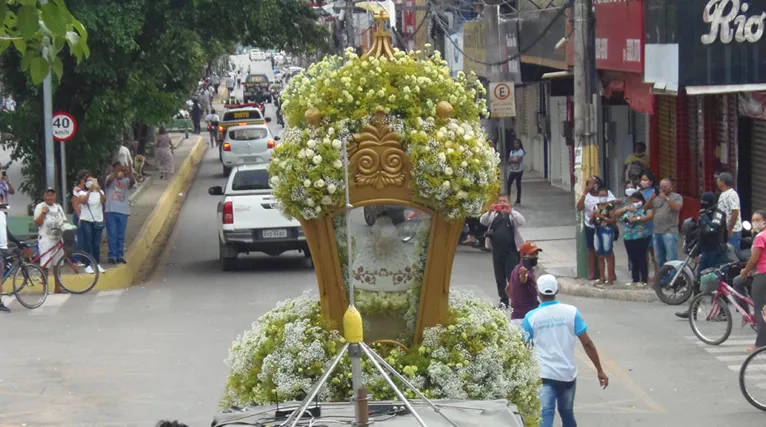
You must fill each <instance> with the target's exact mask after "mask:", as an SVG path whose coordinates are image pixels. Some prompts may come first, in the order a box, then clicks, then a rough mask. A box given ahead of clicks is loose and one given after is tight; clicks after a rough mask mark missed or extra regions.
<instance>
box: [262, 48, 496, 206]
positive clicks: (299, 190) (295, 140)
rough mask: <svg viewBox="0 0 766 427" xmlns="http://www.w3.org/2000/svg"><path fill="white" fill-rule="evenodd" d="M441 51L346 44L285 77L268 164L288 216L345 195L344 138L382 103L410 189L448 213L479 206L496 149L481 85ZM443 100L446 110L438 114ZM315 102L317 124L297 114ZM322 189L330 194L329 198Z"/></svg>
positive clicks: (489, 194) (491, 186) (489, 192)
mask: <svg viewBox="0 0 766 427" xmlns="http://www.w3.org/2000/svg"><path fill="white" fill-rule="evenodd" d="M446 65H447V63H446V61H444V60H442V59H441V57H440V56H439V53H438V52H436V53H435V54H434V55H433V56H430V57H425V56H424V55H423V54H422V53H420V52H410V53H404V52H401V51H395V55H394V57H393V58H392V59H388V58H385V57H381V58H365V59H363V58H360V57H359V56H357V55H356V54H354V53H353V52H349V51H347V52H346V55H345V63H344V61H343V59H342V58H340V57H326V58H325V59H324V60H322V61H320V62H317V63H315V64H313V65H311V66H310V67H309V69H308V70H307V71H304V72H301V73H300V74H298V75H297V76H295V77H293V78H292V79H291V81H290V84H289V85H288V87H287V89H286V90H285V94H284V95H283V99H284V102H283V104H282V112H283V114H284V115H285V120H286V122H287V127H286V128H285V132H284V133H283V135H282V140H281V143H280V144H279V145H278V146H277V148H276V149H275V153H274V158H273V160H272V161H271V163H270V165H269V173H270V175H271V176H277V177H279V179H277V180H274V181H272V182H271V185H272V187H273V188H274V196H275V198H276V199H277V200H279V201H280V202H281V203H279V206H280V209H282V210H283V212H284V213H285V214H286V215H288V216H290V217H297V218H303V219H313V218H316V217H318V216H322V215H332V214H334V213H336V212H337V211H338V209H340V208H342V207H343V206H344V204H345V201H344V195H345V183H344V162H343V157H344V156H343V151H342V150H343V145H344V143H345V144H347V145H352V144H355V141H354V139H353V137H352V135H353V134H354V133H357V132H359V131H361V129H362V128H363V127H364V126H365V125H366V124H368V123H369V122H370V120H371V117H370V114H371V113H372V112H373V111H374V110H375V109H376V108H377V107H382V108H383V109H384V110H385V111H386V113H387V123H388V124H389V125H390V126H391V127H392V129H393V130H394V131H396V132H397V133H398V134H399V135H400V140H401V143H402V148H403V149H404V150H405V152H406V153H407V155H408V156H409V157H410V160H411V161H412V165H413V170H412V187H413V191H414V193H415V196H416V198H418V199H419V200H422V201H423V202H424V203H425V204H426V205H427V206H429V207H430V208H432V209H434V210H436V211H438V212H439V213H441V214H443V215H446V216H447V217H448V218H449V219H459V218H463V217H466V216H476V215H479V214H481V211H482V209H483V208H484V206H485V205H486V204H487V203H488V201H489V200H490V198H493V197H494V195H495V194H496V193H497V190H498V189H499V177H498V173H497V165H498V164H499V158H498V156H497V155H496V154H495V151H494V150H493V149H492V148H491V147H490V146H489V144H488V142H487V136H486V134H485V133H484V131H483V130H482V127H481V124H480V118H481V117H482V116H486V115H487V114H488V113H487V106H486V101H485V100H484V98H483V97H484V95H485V94H486V91H485V89H484V87H483V86H482V85H481V83H480V82H479V81H478V79H477V78H476V76H475V75H466V74H464V73H460V74H459V75H458V76H457V78H456V79H453V78H451V77H450V73H449V69H448V68H447V66H446ZM442 101H447V102H449V103H450V104H451V107H452V113H451V119H448V120H444V119H441V118H440V115H439V114H437V112H438V111H437V110H439V103H440V102H442ZM312 108H316V109H317V110H318V112H319V113H320V114H321V120H320V121H319V123H315V124H314V125H311V124H309V123H308V122H307V120H308V119H307V118H306V117H305V114H306V112H307V111H309V110H310V109H312ZM328 198H329V199H328Z"/></svg>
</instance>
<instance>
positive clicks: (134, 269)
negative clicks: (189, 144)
mask: <svg viewBox="0 0 766 427" xmlns="http://www.w3.org/2000/svg"><path fill="white" fill-rule="evenodd" d="M207 147H208V144H207V141H206V140H205V139H204V138H202V137H201V136H198V137H197V142H196V143H195V144H194V147H193V148H192V150H191V152H190V153H189V155H188V157H187V158H186V160H184V162H183V163H182V164H181V167H179V168H178V171H177V172H176V174H175V176H174V177H173V179H172V180H171V181H170V183H169V184H168V187H167V188H166V189H165V192H164V193H163V194H162V196H161V197H160V199H159V200H158V201H157V206H156V207H155V208H154V210H153V211H152V213H151V214H150V215H149V217H148V218H147V219H146V222H145V223H144V225H143V227H141V230H139V232H138V235H137V236H136V238H135V240H134V241H133V243H132V244H131V245H130V247H129V248H128V252H127V254H126V256H125V258H126V259H127V260H128V264H126V265H119V266H117V267H115V268H110V269H109V270H107V272H106V273H105V274H100V275H99V278H98V283H97V284H96V287H95V288H94V290H109V289H122V288H127V287H129V286H132V285H134V284H137V283H140V282H142V281H143V280H145V279H146V278H147V277H148V276H149V275H150V274H151V272H152V271H153V270H154V268H155V267H156V266H157V261H158V260H159V258H160V256H159V255H160V253H161V252H162V249H163V248H164V247H165V242H166V241H167V239H168V237H169V236H170V234H171V232H172V231H173V228H174V226H175V224H176V220H177V219H178V212H179V211H180V209H181V205H182V204H183V201H184V198H185V197H186V193H187V191H188V189H189V187H190V186H191V183H192V181H193V180H194V176H195V175H196V173H197V170H198V169H199V165H200V163H201V162H202V158H203V157H204V156H205V152H206V151H207ZM92 277H93V276H91V275H85V274H83V275H78V277H76V278H75V277H69V278H68V280H69V281H68V282H67V283H69V282H71V281H73V280H74V281H80V280H82V281H83V283H86V281H88V280H92ZM49 280H50V281H49V282H48V283H49V289H50V290H51V291H53V275H52V274H51V277H50V278H49ZM73 286H75V287H76V285H74V283H73ZM82 286H84V285H82ZM82 286H81V287H82Z"/></svg>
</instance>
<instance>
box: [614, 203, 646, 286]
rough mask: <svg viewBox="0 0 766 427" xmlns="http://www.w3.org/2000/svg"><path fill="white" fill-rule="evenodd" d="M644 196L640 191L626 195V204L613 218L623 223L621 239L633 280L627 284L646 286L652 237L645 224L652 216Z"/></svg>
mask: <svg viewBox="0 0 766 427" xmlns="http://www.w3.org/2000/svg"><path fill="white" fill-rule="evenodd" d="M644 204H645V200H644V196H643V195H642V194H641V192H640V191H636V192H633V193H632V194H631V195H630V196H628V205H627V206H624V207H622V208H620V209H617V210H615V211H614V213H613V215H614V217H615V218H619V219H620V220H621V221H622V222H623V224H625V231H624V232H623V234H622V240H623V241H624V242H625V251H626V252H627V253H628V259H629V260H630V267H631V268H630V273H631V276H632V278H633V282H631V283H629V284H628V285H629V286H631V285H632V286H640V287H644V286H646V283H647V282H648V281H649V262H648V259H647V256H646V251H647V248H648V247H649V244H650V242H651V239H652V231H651V230H650V229H649V228H648V227H647V226H646V224H647V223H650V222H651V221H652V218H653V212H652V211H651V210H649V211H646V210H645V209H644Z"/></svg>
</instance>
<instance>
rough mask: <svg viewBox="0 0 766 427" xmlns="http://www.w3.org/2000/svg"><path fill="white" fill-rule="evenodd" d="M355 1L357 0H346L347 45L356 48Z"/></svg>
mask: <svg viewBox="0 0 766 427" xmlns="http://www.w3.org/2000/svg"><path fill="white" fill-rule="evenodd" d="M354 3H355V0H347V1H346V5H347V6H346V13H345V19H346V47H347V48H349V47H353V48H354V49H356V28H355V27H354V24H355V23H354Z"/></svg>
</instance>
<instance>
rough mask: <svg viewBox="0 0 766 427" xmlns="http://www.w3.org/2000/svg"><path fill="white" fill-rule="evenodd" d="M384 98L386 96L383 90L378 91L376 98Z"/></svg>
mask: <svg viewBox="0 0 766 427" xmlns="http://www.w3.org/2000/svg"><path fill="white" fill-rule="evenodd" d="M384 96H386V92H385V91H384V90H383V89H381V90H379V91H378V98H383V97H384Z"/></svg>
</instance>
